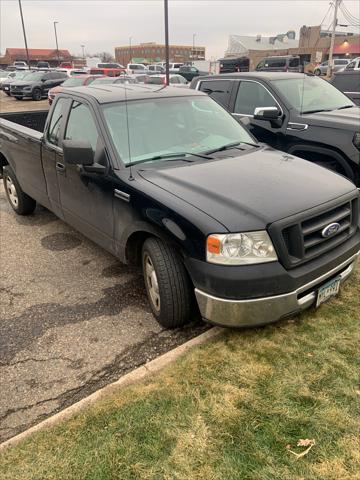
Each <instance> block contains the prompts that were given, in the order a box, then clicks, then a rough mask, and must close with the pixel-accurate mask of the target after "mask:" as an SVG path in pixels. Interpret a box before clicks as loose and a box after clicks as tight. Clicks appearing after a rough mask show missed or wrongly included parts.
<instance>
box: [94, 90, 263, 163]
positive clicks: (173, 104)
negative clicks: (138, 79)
mask: <svg viewBox="0 0 360 480" xmlns="http://www.w3.org/2000/svg"><path fill="white" fill-rule="evenodd" d="M103 111H104V116H105V120H106V123H107V126H108V128H109V131H110V135H111V137H112V140H113V142H114V144H115V147H116V149H117V151H118V153H119V155H120V157H121V159H122V161H123V162H124V163H130V162H132V163H133V162H137V161H141V160H144V159H148V158H151V157H154V156H157V155H167V154H176V153H179V154H180V153H184V152H186V153H189V154H191V153H202V152H206V151H208V150H213V149H217V148H219V147H221V146H223V145H227V144H229V143H232V142H249V143H254V139H253V138H252V137H251V136H250V135H249V133H247V131H246V130H245V129H244V128H243V127H242V126H241V125H239V123H238V122H237V121H236V120H235V119H234V118H233V117H232V116H231V115H230V114H229V113H227V112H226V110H224V108H222V107H221V106H220V105H218V104H217V103H216V102H215V101H214V100H212V99H211V98H209V97H207V96H204V97H200V96H199V97H179V98H163V99H160V100H159V99H158V98H154V99H149V100H137V101H129V102H128V103H127V112H126V104H125V102H119V103H115V104H114V103H112V104H109V105H104V106H103ZM126 115H128V118H127V117H126ZM127 125H128V126H129V132H128V129H127ZM128 139H129V141H128ZM129 143H130V149H129ZM159 161H161V160H159Z"/></svg>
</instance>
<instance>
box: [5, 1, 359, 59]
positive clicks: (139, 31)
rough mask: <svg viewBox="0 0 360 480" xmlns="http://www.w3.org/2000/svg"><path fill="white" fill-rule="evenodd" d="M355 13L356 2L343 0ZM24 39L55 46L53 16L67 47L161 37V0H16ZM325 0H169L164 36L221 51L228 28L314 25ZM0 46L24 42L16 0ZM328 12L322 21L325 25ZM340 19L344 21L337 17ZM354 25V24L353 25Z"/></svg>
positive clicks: (248, 30) (247, 30)
mask: <svg viewBox="0 0 360 480" xmlns="http://www.w3.org/2000/svg"><path fill="white" fill-rule="evenodd" d="M345 3H346V5H347V7H348V9H349V10H350V11H351V12H352V14H353V15H355V16H357V17H359V14H360V13H359V9H360V7H359V2H356V1H350V0H347V1H346V2H345ZM22 4H23V11H24V16H25V23H26V29H27V35H28V44H29V47H30V48H31V47H32V48H55V40H54V31H53V23H52V22H53V21H54V20H56V21H58V22H59V24H58V36H59V47H60V48H67V49H69V50H70V51H71V52H72V53H74V54H78V53H80V52H81V48H80V45H81V44H84V45H86V50H87V51H88V52H91V53H93V52H96V51H103V50H106V51H110V52H113V51H114V47H115V46H119V45H124V44H128V42H129V37H130V36H131V37H132V39H133V40H132V41H133V43H139V42H147V41H156V42H163V38H164V29H163V1H162V0H145V1H144V0H132V1H131V0H130V1H129V0H117V1H116V0H114V1H109V0H92V1H91V0H90V1H89V0H82V1H81V0H52V1H47V0H37V1H34V0H22ZM328 6H329V2H328V0H320V1H319V0H317V1H313V0H302V1H298V0H283V1H281V0H280V1H279V0H278V1H272V0H252V1H249V0H233V1H228V0H223V1H219V0H170V1H169V14H170V41H171V42H172V43H179V44H191V43H192V35H193V33H196V35H197V36H196V43H197V44H199V45H205V46H206V47H207V56H208V57H211V56H213V57H220V56H222V55H223V53H224V51H225V49H226V47H227V40H228V36H229V34H243V35H256V34H257V33H262V34H264V35H273V34H275V33H281V32H285V31H287V30H290V29H293V30H295V31H296V33H297V34H298V31H299V28H300V27H301V25H303V24H307V25H317V24H319V23H320V22H321V20H322V19H323V17H324V15H325V13H326V11H327V9H328ZM0 8H1V25H0V26H1V37H0V48H1V51H2V52H4V51H5V48H6V47H22V46H23V45H24V42H23V37H22V31H21V23H20V15H19V7H18V2H17V1H15V0H1V7H0ZM329 22H330V19H329V18H328V19H327V21H326V23H325V25H324V26H325V27H326V26H328V24H329ZM342 22H344V23H345V21H344V20H343V19H342ZM353 30H354V29H353Z"/></svg>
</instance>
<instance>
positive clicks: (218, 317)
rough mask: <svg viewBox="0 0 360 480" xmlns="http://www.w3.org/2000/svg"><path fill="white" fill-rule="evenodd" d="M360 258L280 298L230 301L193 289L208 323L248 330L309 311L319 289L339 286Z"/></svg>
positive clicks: (344, 263) (354, 257)
mask: <svg viewBox="0 0 360 480" xmlns="http://www.w3.org/2000/svg"><path fill="white" fill-rule="evenodd" d="M359 257H360V251H358V252H357V253H356V254H354V255H352V256H351V257H350V258H348V259H347V260H346V261H344V262H342V263H341V264H340V265H338V266H337V267H335V268H333V269H331V270H329V271H328V272H327V273H325V274H323V275H321V276H320V277H318V278H316V279H314V280H312V281H311V282H309V283H306V284H304V285H302V286H300V287H299V288H297V289H296V290H294V291H292V292H289V293H285V294H282V295H275V296H268V297H262V298H256V299H248V300H247V299H245V300H230V299H226V298H218V297H215V296H213V295H210V294H207V293H205V292H203V291H201V290H199V289H197V288H196V289H195V295H196V299H197V302H198V305H199V309H200V313H201V316H202V317H203V318H204V319H205V320H207V321H209V322H211V323H214V324H217V325H223V326H226V327H250V326H256V325H264V324H267V323H271V322H275V321H277V320H280V319H281V318H283V317H288V316H289V315H292V314H295V313H299V312H301V311H302V310H305V309H306V308H309V307H311V306H312V305H313V304H314V303H315V302H316V297H317V291H318V289H319V287H321V286H322V285H323V284H324V283H326V282H327V281H328V280H330V279H331V278H335V277H340V282H341V283H342V282H344V281H345V280H346V279H347V278H348V277H349V276H350V275H351V273H352V272H353V270H354V268H355V265H356V262H357V260H358V259H359Z"/></svg>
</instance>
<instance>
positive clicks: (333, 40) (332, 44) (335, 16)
mask: <svg viewBox="0 0 360 480" xmlns="http://www.w3.org/2000/svg"><path fill="white" fill-rule="evenodd" d="M339 4H340V1H339V0H335V9H334V21H333V25H332V32H331V40H330V50H329V61H328V68H327V72H326V74H327V76H328V77H331V75H332V71H333V53H334V44H335V30H336V25H337V12H338V8H339Z"/></svg>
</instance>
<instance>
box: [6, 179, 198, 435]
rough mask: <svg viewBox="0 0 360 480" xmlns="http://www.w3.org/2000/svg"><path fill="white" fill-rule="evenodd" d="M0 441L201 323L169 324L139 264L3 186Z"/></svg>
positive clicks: (178, 340) (179, 339)
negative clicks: (20, 202)
mask: <svg viewBox="0 0 360 480" xmlns="http://www.w3.org/2000/svg"><path fill="white" fill-rule="evenodd" d="M0 241H1V242H0V249H1V250H0V261H1V284H0V297H1V298H0V441H4V440H6V439H8V438H10V437H12V436H14V435H16V434H18V433H20V432H21V431H23V430H25V429H27V428H29V427H30V426H32V425H34V424H36V423H38V422H39V421H41V420H43V419H44V418H46V417H48V416H50V415H52V414H54V413H56V412H58V411H59V410H61V409H63V408H65V407H67V406H69V405H71V404H72V403H74V402H76V401H78V400H80V399H81V398H83V397H85V396H87V395H89V394H90V393H92V392H94V391H96V390H97V389H98V388H100V387H102V386H104V385H105V384H107V383H110V382H112V381H114V380H115V379H118V378H119V377H120V376H121V375H122V374H124V373H127V372H129V371H131V370H132V369H134V368H136V367H138V366H139V365H142V364H144V363H146V362H147V361H149V360H151V359H153V358H155V357H156V356H158V355H160V354H162V353H164V352H166V351H168V350H170V349H172V348H173V347H175V346H178V345H180V344H181V343H183V342H184V341H186V340H188V339H189V338H192V337H194V336H195V335H197V334H199V333H201V332H203V331H204V330H205V329H206V328H207V327H206V326H205V325H204V324H197V325H190V326H188V327H186V328H185V329H183V330H173V331H169V330H165V329H163V328H162V327H161V326H160V325H159V324H158V323H157V322H156V321H155V319H154V318H153V316H152V314H151V313H150V310H149V307H148V304H147V299H146V295H145V289H144V286H143V280H142V277H141V275H140V274H139V272H138V271H136V270H134V269H132V268H129V267H127V266H124V265H122V264H120V263H119V262H118V261H117V260H116V258H114V257H113V256H112V255H110V254H108V253H107V252H105V251H104V250H102V249H101V248H100V247H97V246H96V245H95V244H94V243H92V242H90V241H88V240H87V239H86V238H85V237H83V236H82V235H81V234H80V233H78V232H76V231H75V230H73V229H72V228H71V227H69V226H68V225H66V224H65V223H64V222H62V221H61V220H59V219H57V217H56V216H55V215H53V214H52V213H51V212H49V211H48V210H46V209H44V208H42V207H38V208H37V209H36V211H35V213H34V215H30V216H28V217H20V216H17V215H16V214H15V213H14V212H13V211H12V210H11V208H10V206H9V205H8V203H7V200H6V197H5V192H4V189H3V185H2V183H1V187H0Z"/></svg>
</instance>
